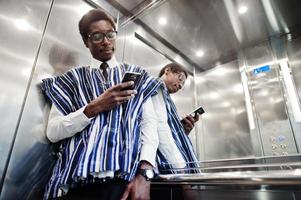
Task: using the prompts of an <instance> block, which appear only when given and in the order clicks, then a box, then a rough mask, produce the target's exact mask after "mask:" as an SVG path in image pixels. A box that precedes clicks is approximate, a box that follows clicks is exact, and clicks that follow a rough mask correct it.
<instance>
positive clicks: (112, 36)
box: [106, 31, 116, 40]
mask: <svg viewBox="0 0 301 200" xmlns="http://www.w3.org/2000/svg"><path fill="white" fill-rule="evenodd" d="M106 37H107V38H108V40H115V39H116V32H115V31H110V32H108V33H107V34H106Z"/></svg>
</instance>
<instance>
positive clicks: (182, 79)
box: [174, 72, 186, 86]
mask: <svg viewBox="0 0 301 200" xmlns="http://www.w3.org/2000/svg"><path fill="white" fill-rule="evenodd" d="M174 74H175V75H176V76H177V79H178V80H179V81H180V84H181V86H184V84H185V81H186V76H185V74H183V73H181V72H174Z"/></svg>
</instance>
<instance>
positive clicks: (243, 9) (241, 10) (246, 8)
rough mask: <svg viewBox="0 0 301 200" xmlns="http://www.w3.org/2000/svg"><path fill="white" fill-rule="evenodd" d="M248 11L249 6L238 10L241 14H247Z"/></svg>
mask: <svg viewBox="0 0 301 200" xmlns="http://www.w3.org/2000/svg"><path fill="white" fill-rule="evenodd" d="M247 11H248V7H247V6H241V7H239V9H238V12H239V14H245V13H246V12H247Z"/></svg>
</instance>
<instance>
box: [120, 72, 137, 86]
mask: <svg viewBox="0 0 301 200" xmlns="http://www.w3.org/2000/svg"><path fill="white" fill-rule="evenodd" d="M140 76H141V74H140V73H137V72H126V73H125V74H124V76H123V79H122V83H124V82H128V81H134V85H132V86H129V87H127V88H124V89H123V90H133V89H135V87H136V85H137V83H138V81H139V78H140Z"/></svg>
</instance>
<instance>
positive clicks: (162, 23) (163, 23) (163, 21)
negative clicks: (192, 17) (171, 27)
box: [158, 17, 167, 25]
mask: <svg viewBox="0 0 301 200" xmlns="http://www.w3.org/2000/svg"><path fill="white" fill-rule="evenodd" d="M158 22H159V24H160V25H165V24H166V23H167V20H166V18H165V17H160V18H159V20H158Z"/></svg>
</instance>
